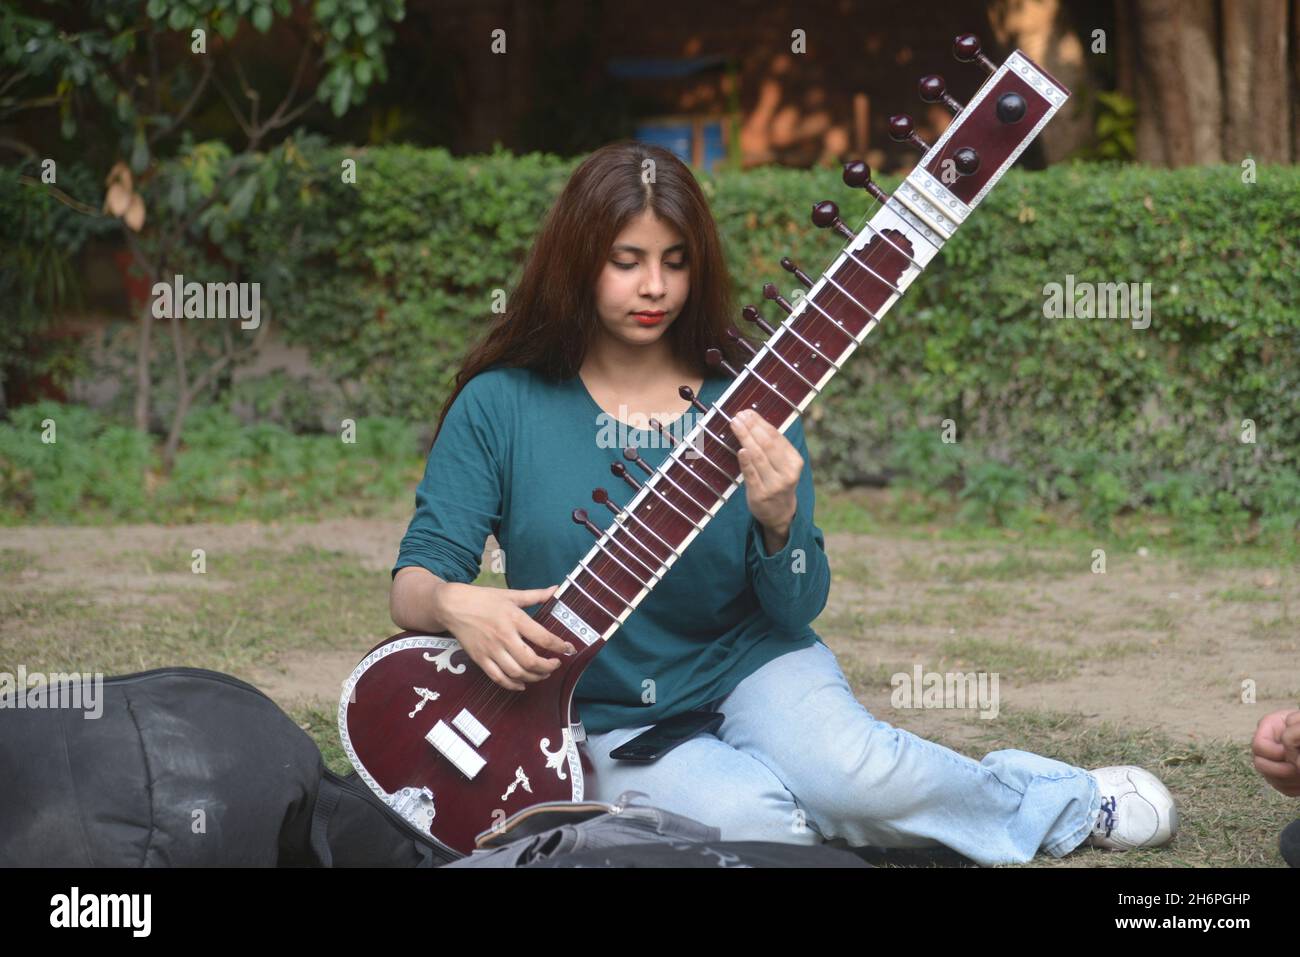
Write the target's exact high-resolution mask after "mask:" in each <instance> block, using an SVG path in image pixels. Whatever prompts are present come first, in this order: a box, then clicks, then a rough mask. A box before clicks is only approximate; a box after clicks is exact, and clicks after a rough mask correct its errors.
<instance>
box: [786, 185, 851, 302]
mask: <svg viewBox="0 0 1300 957" xmlns="http://www.w3.org/2000/svg"><path fill="white" fill-rule="evenodd" d="M846 182H847V180H846ZM781 268H782V269H784V270H785V271H786V272H788V273H790V275H792V276H794V278H795V279H798V280H799V281H800V282H801V283H803V284H804V287H805V288H806V289H811V288H812V287H813V282H812V280H811V279H809V278H808V274H807V273H806V272H804V271H803V270H802V269H800V268H799V267H798V266H796V265H795V263H794V260H792V259H791V258H790V257H789V256H782V257H781Z"/></svg>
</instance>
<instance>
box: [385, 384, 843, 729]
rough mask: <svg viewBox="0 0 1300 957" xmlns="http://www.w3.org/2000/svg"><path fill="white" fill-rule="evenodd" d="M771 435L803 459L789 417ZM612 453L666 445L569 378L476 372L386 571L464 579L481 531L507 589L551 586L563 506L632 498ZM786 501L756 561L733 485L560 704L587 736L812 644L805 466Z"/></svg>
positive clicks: (713, 695)
mask: <svg viewBox="0 0 1300 957" xmlns="http://www.w3.org/2000/svg"><path fill="white" fill-rule="evenodd" d="M730 382H731V380H730V379H729V378H724V377H720V376H712V377H710V378H709V379H707V380H706V381H705V383H704V385H703V387H702V388H701V390H700V401H701V402H702V403H703V404H704V405H706V406H708V405H710V404H712V403H713V402H714V401H716V400H717V399H718V398H719V397H720V396H721V395H722V393H723V392H724V391H726V388H727V386H728V385H729V384H730ZM702 415H703V413H697V412H696V411H695V410H691V411H690V412H688V413H686V414H685V415H683V416H682V417H681V418H680V419H678V420H676V421H674V422H672V423H669V424H668V425H667V428H668V429H669V431H670V432H671V433H672V435H673V437H674V438H675V439H677V440H678V441H681V439H682V438H683V437H684V436H686V435H688V434H689V433H690V430H691V429H692V428H694V426H695V425H696V423H697V421H698V419H699V418H701V417H702ZM620 430H626V431H624V432H623V433H622V436H620ZM785 434H786V437H787V438H788V439H789V440H790V442H791V443H792V444H793V445H794V447H795V448H796V449H798V450H799V452H800V454H801V455H803V457H804V462H805V463H807V462H808V448H807V445H806V444H805V441H804V432H803V424H802V421H801V420H800V419H797V418H796V419H795V420H794V422H792V423H791V425H790V427H789V428H788V429H787V430H786V433H785ZM626 445H636V446H637V447H638V448H639V450H640V453H641V458H642V459H643V460H644V461H645V462H646V463H647V464H648V465H650V466H651V467H652V468H657V467H658V466H659V465H660V463H661V462H662V461H663V460H664V458H665V457H666V456H667V455H668V452H669V450H670V449H669V446H668V443H667V442H666V441H665V440H664V439H663V436H662V435H661V434H660V433H658V432H656V431H650V430H643V429H637V428H633V427H632V426H629V425H626V424H624V423H622V422H620V421H619V420H617V419H615V418H614V416H612V415H610V414H609V413H607V412H605V411H604V410H603V409H601V408H600V406H599V405H597V404H596V401H595V399H593V398H592V397H591V393H590V392H588V391H587V388H586V386H585V385H584V384H583V382H582V379H581V378H580V377H578V376H574V377H573V378H572V379H570V380H568V381H565V382H554V381H550V380H547V379H545V378H544V377H543V376H541V375H540V374H539V373H536V372H533V371H531V370H528V369H512V368H493V369H489V370H488V371H486V372H483V373H480V374H479V375H477V376H475V377H474V378H473V379H471V380H470V381H469V382H468V383H467V384H466V385H465V388H464V389H463V390H461V393H460V395H458V396H457V397H456V401H455V402H454V403H452V406H451V408H450V409H449V410H448V412H447V416H446V419H445V421H444V422H443V425H442V430H441V432H440V433H439V434H438V438H437V440H436V441H435V442H434V445H433V448H432V450H431V451H430V452H429V459H428V463H427V465H426V468H425V473H424V479H423V480H422V481H421V482H420V485H419V487H418V488H417V489H416V492H415V515H414V517H413V518H412V519H411V523H410V526H409V528H408V529H407V531H406V535H405V536H404V537H403V538H402V544H401V548H400V550H399V552H398V556H397V564H396V565H395V566H394V567H393V574H394V575H396V574H397V569H399V568H402V567H404V566H407V565H418V566H420V567H422V568H427V569H428V570H429V571H431V572H433V573H434V574H435V575H438V576H439V577H441V578H443V579H445V580H446V581H449V582H464V583H467V584H468V583H471V582H473V581H474V579H475V578H476V577H477V576H478V573H479V564H480V561H481V559H482V556H483V548H484V545H485V544H486V541H487V536H488V533H489V532H491V533H493V534H495V535H496V538H497V541H498V542H500V544H501V548H502V552H503V557H504V564H505V568H504V572H505V577H506V581H507V583H508V584H509V586H510V587H511V588H516V589H525V588H547V587H549V586H551V585H556V584H562V583H563V581H564V576H565V575H566V574H568V573H570V572H571V571H573V569H574V567H575V566H576V565H577V563H578V562H579V560H581V559H582V558H583V557H584V556H585V555H586V554H587V552H588V551H589V550H590V549H591V547H592V544H593V537H592V534H591V532H590V531H588V530H587V529H586V528H584V527H583V526H581V525H577V524H575V523H574V522H573V519H572V518H571V514H572V512H573V510H574V509H575V508H585V509H586V510H587V511H588V514H589V515H590V518H591V520H592V522H594V523H595V524H596V525H597V526H598V527H600V528H605V527H608V526H609V525H610V524H611V523H612V522H613V520H614V516H613V515H612V514H611V513H610V512H609V511H608V509H606V508H605V507H604V506H603V505H597V504H595V503H593V502H592V500H591V490H592V489H594V488H596V487H598V486H599V487H604V488H606V489H608V491H609V493H610V496H611V499H612V501H613V502H614V503H615V504H616V505H619V506H623V505H626V504H627V502H628V501H630V500H631V498H632V496H633V495H635V494H636V493H635V492H634V491H633V490H632V489H631V488H630V487H629V486H628V485H626V484H625V483H624V482H623V481H622V480H621V479H618V478H616V477H615V476H613V475H611V474H610V471H609V466H610V463H611V462H615V461H624V460H623V457H622V451H621V450H622V448H623V447H624V446H626ZM632 471H633V472H635V474H636V475H637V476H638V480H640V479H642V478H645V477H646V476H645V475H644V473H641V472H639V471H637V470H636V469H635V468H633V470H632ZM797 496H798V507H797V509H796V511H795V516H794V520H793V523H792V525H791V528H790V539H789V541H788V542H787V543H786V545H785V547H784V548H782V549H781V551H779V552H777V553H776V554H773V555H768V554H767V553H766V547H765V546H764V544H763V536H762V528H761V526H760V525H759V523H758V522H757V520H755V519H754V517H753V515H751V514H750V511H749V506H748V504H747V503H746V500H745V486H744V485H743V484H742V485H741V486H740V487H739V488H737V489H736V490H735V491H734V492H732V494H731V496H730V498H728V499H727V501H726V504H724V505H723V506H722V508H721V509H720V510H719V511H718V513H717V514H716V515H715V516H714V517H713V518H712V519H710V520H709V522H708V524H707V525H705V526H704V531H703V532H701V533H700V534H699V535H697V536H696V537H695V539H694V541H692V542H691V543H690V544H689V545H687V546H686V549H685V551H683V552H682V554H681V557H680V558H679V559H677V561H676V562H674V563H673V565H672V567H671V568H670V569H668V571H667V572H666V573H665V574H664V576H663V580H662V581H661V582H660V583H659V584H657V585H656V586H655V587H654V589H653V590H652V591H651V592H650V593H649V594H648V595H647V596H646V597H645V598H644V599H643V600H642V602H641V604H640V605H638V606H637V607H636V608H635V609H634V610H633V611H632V613H631V614H630V615H629V616H628V618H627V620H626V621H625V622H624V623H623V625H622V626H620V627H619V628H618V629H617V630H615V631H614V633H613V635H612V636H611V637H610V639H609V642H608V645H609V647H606V648H603V649H601V651H600V653H599V654H598V655H597V656H596V658H595V660H594V661H592V662H591V664H590V665H588V667H587V670H586V671H585V672H584V673H583V675H582V678H581V679H580V680H579V682H578V685H577V688H576V690H575V694H574V697H575V705H576V707H577V709H578V712H579V716H580V717H581V719H582V722H583V725H584V726H585V728H586V730H587V731H588V732H589V733H592V734H601V733H604V732H606V731H611V730H613V729H614V728H623V727H639V726H641V725H646V724H652V723H657V722H658V721H660V720H662V719H663V718H667V717H671V716H672V715H675V714H679V713H681V712H683V711H689V710H691V709H694V708H699V707H702V706H704V705H706V704H708V703H709V702H712V701H714V700H716V699H718V698H720V697H722V696H723V695H725V694H727V693H728V692H730V691H731V690H732V689H733V688H734V687H735V686H736V685H737V684H739V683H740V682H741V681H742V680H743V679H744V678H746V677H747V676H748V675H750V674H752V673H753V672H754V671H755V670H757V669H758V668H760V667H761V666H763V665H764V664H766V663H767V662H769V661H771V660H772V659H773V658H777V657H779V656H780V655H783V654H785V653H786V652H789V651H795V650H798V649H800V648H806V647H809V646H811V645H812V644H813V642H816V641H820V640H821V638H820V637H819V636H818V635H817V633H816V632H814V631H813V630H812V628H811V627H810V625H811V622H812V621H813V619H815V618H816V617H817V615H818V614H820V613H821V610H822V609H823V608H824V607H825V606H826V599H827V596H828V595H829V593H830V584H831V573H830V565H829V563H828V561H827V559H826V551H825V536H824V534H823V533H822V530H821V529H819V528H818V527H817V526H816V525H815V524H814V522H813V517H814V516H813V505H814V502H813V480H812V468H811V466H810V465H808V464H805V467H804V470H803V475H802V476H801V477H800V479H799V485H798V490H797ZM536 610H537V606H534V607H533V608H530V609H528V611H529V613H530V614H531V613H534V612H535V611H536ZM562 637H565V636H562Z"/></svg>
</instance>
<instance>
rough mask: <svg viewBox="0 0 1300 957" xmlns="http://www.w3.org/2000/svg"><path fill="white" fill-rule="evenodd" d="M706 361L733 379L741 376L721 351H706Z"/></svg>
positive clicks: (652, 420)
mask: <svg viewBox="0 0 1300 957" xmlns="http://www.w3.org/2000/svg"><path fill="white" fill-rule="evenodd" d="M704 361H705V362H707V363H708V364H709V365H710V366H712V367H713V368H715V369H716V368H718V367H719V366H721V367H722V368H723V369H726V370H727V374H728V375H730V376H731V377H732V378H735V377H736V376H738V375H740V373H739V372H737V371H736V370H735V369H734V368H732V365H731V363H730V362H728V361H727V360H726V359H724V358H722V350H721V349H709V350H708V351H706V352H705V353H704ZM650 422H651V423H652V424H653V423H654V419H651V420H650ZM656 427H657V426H656Z"/></svg>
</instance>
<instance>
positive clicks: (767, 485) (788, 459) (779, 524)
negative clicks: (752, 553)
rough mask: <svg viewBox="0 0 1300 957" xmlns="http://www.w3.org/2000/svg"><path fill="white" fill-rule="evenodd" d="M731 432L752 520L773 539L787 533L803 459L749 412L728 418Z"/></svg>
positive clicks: (795, 505)
mask: <svg viewBox="0 0 1300 957" xmlns="http://www.w3.org/2000/svg"><path fill="white" fill-rule="evenodd" d="M731 431H732V433H733V434H734V435H735V436H736V438H738V439H740V446H741V447H740V452H739V454H738V455H737V458H738V459H739V460H740V471H741V474H742V475H743V476H744V477H745V497H746V499H747V501H748V504H749V510H750V512H752V513H753V515H754V518H756V519H757V520H758V523H759V524H760V525H762V526H763V528H764V529H766V530H767V531H768V532H771V533H772V534H773V535H775V536H777V537H781V536H784V535H785V534H786V533H787V532H789V530H790V523H791V522H792V521H793V520H794V513H795V509H796V508H797V507H798V504H799V503H798V498H797V497H796V495H795V488H796V487H797V486H798V484H799V476H800V475H802V474H803V456H802V455H800V454H799V450H798V449H796V448H795V447H794V446H793V445H791V444H790V440H789V439H787V438H786V437H785V436H784V435H782V434H781V433H780V432H778V431H777V430H776V427H775V426H774V425H772V423H770V422H768V421H767V419H765V418H763V417H762V416H761V415H759V414H758V413H757V412H755V411H753V410H752V409H745V410H744V411H743V412H740V413H738V414H737V415H734V416H732V419H731Z"/></svg>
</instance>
